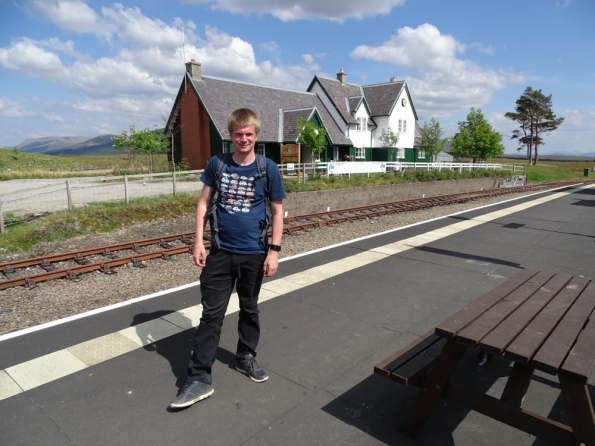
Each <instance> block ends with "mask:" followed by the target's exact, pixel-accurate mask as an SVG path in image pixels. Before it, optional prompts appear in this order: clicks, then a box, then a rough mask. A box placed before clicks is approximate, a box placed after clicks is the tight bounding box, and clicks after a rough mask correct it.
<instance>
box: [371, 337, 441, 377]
mask: <svg viewBox="0 0 595 446" xmlns="http://www.w3.org/2000/svg"><path fill="white" fill-rule="evenodd" d="M439 340H440V338H438V337H437V336H436V335H435V334H434V331H433V330H430V331H428V332H427V333H426V334H424V335H422V336H420V337H419V338H417V339H415V340H414V341H413V342H411V343H409V344H407V345H406V346H405V347H403V348H402V349H400V350H399V351H398V352H396V353H394V354H392V355H391V356H389V357H388V358H386V359H385V360H384V361H382V362H379V363H378V364H376V365H375V366H374V373H376V374H378V375H380V376H383V377H385V378H388V377H389V376H390V374H391V373H392V372H393V371H394V370H395V369H398V368H399V367H401V366H402V365H403V364H405V363H407V362H408V361H411V360H412V359H413V358H414V357H415V356H417V355H418V354H419V352H421V351H423V350H425V349H427V348H428V347H430V346H431V345H432V344H434V343H436V342H438V341H439Z"/></svg>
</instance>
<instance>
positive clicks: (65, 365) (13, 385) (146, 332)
mask: <svg viewBox="0 0 595 446" xmlns="http://www.w3.org/2000/svg"><path fill="white" fill-rule="evenodd" d="M591 187H595V184H594V185H588V186H584V188H591ZM572 192H574V190H572V191H567V192H558V193H554V194H551V195H547V196H544V197H540V198H537V199H535V200H532V201H528V202H525V203H520V204H517V205H514V206H511V207H509V208H506V209H503V210H498V211H494V212H491V213H487V214H484V215H480V216H477V217H474V218H471V219H468V220H463V221H460V222H457V223H453V224H451V225H448V226H445V227H443V228H439V229H435V230H432V231H429V232H426V233H424V234H420V235H416V236H413V237H410V238H407V239H404V240H399V241H397V242H394V243H389V244H387V245H384V246H380V247H377V248H372V249H370V250H368V251H363V252H361V253H358V254H354V255H352V256H350V257H348V258H345V259H340V260H336V261H333V262H329V263H326V264H324V265H320V266H316V267H314V268H310V269H308V270H305V271H301V272H299V273H295V274H291V275H289V276H286V277H283V278H280V279H277V280H271V281H269V282H265V283H264V284H263V285H262V289H261V293H260V297H259V302H264V301H267V300H269V299H274V298H276V297H279V296H282V295H284V294H287V293H290V292H292V291H297V290H300V289H302V288H304V287H307V286H309V285H314V284H316V283H319V282H322V281H324V280H328V279H330V278H332V277H335V276H338V275H340V274H345V273H347V272H349V271H352V270H354V269H357V268H360V267H362V266H366V265H369V264H371V263H374V262H377V261H379V260H383V259H386V258H387V257H389V256H392V255H395V254H399V253H402V252H405V251H407V250H409V249H413V248H416V247H419V246H423V245H425V244H428V243H431V242H434V241H437V240H440V239H442V238H444V237H448V236H450V235H453V234H457V233H460V232H462V231H465V230H467V229H469V228H472V227H476V226H479V225H482V224H484V223H487V222H490V221H493V220H496V219H498V218H501V217H503V216H506V215H510V214H513V213H516V212H520V211H523V210H526V209H529V208H531V207H533V206H537V205H540V204H542V203H546V202H548V201H551V200H555V199H557V198H560V197H563V196H565V195H568V194H570V193H572ZM466 212H467V211H466ZM399 229H400V230H402V229H404V228H399ZM387 232H390V231H387ZM350 243H353V241H351V242H350ZM236 311H239V301H238V297H237V294H235V293H234V294H233V295H232V297H231V300H230V303H229V306H228V308H227V311H226V315H228V314H231V313H235V312H236ZM201 313H202V306H201V305H194V306H191V307H188V308H184V309H182V310H180V311H176V312H173V313H170V314H168V315H165V316H162V317H161V318H157V319H154V320H151V321H148V322H144V323H142V324H138V325H135V326H133V327H128V328H125V329H123V330H119V331H117V332H115V333H110V334H108V335H105V336H100V337H98V338H95V339H91V340H89V341H86V342H82V343H80V344H76V345H73V346H71V347H68V348H66V349H63V350H59V351H56V352H53V353H50V354H47V355H44V356H41V357H39V358H35V359H31V360H30V361H26V362H22V363H20V364H17V365H14V366H12V367H7V368H6V369H5V370H0V400H4V399H6V398H10V397H11V396H14V395H17V394H19V393H22V392H25V391H28V390H31V389H33V388H35V387H38V386H41V385H43V384H47V383H49V382H52V381H54V380H57V379H60V378H63V377H65V376H68V375H70V374H72V373H75V372H78V371H81V370H84V369H86V368H88V367H92V366H94V365H96V364H99V363H102V362H104V361H107V360H109V359H113V358H115V357H117V356H120V355H123V354H125V353H128V352H131V351H133V350H136V349H139V348H142V347H144V346H146V345H149V344H152V343H155V342H158V341H160V340H162V339H165V338H168V337H169V336H172V335H175V334H177V333H181V332H183V331H185V330H188V329H190V328H193V327H196V326H198V324H199V322H200V316H201Z"/></svg>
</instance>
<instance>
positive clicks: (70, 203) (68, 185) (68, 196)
mask: <svg viewBox="0 0 595 446" xmlns="http://www.w3.org/2000/svg"><path fill="white" fill-rule="evenodd" d="M66 199H67V200H68V210H69V211H72V194H71V193H70V181H69V180H66Z"/></svg>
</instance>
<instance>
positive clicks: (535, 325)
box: [374, 270, 595, 446]
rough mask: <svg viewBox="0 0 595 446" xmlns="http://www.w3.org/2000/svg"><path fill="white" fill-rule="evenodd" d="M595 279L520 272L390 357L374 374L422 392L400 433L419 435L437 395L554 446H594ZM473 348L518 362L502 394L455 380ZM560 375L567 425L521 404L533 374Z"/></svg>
mask: <svg viewBox="0 0 595 446" xmlns="http://www.w3.org/2000/svg"><path fill="white" fill-rule="evenodd" d="M594 308H595V282H592V281H591V280H590V279H587V278H585V277H582V276H574V277H572V276H569V275H566V274H559V273H552V272H545V271H536V270H523V271H522V272H520V273H519V274H517V275H515V276H514V277H512V278H510V279H509V280H507V281H506V282H504V283H502V284H500V285H499V286H498V287H496V288H495V289H493V290H492V291H490V292H488V293H487V294H486V295H484V296H482V297H480V298H479V299H477V300H475V301H473V302H471V303H470V304H469V305H467V306H466V307H465V308H463V309H462V310H460V311H459V312H457V313H456V314H454V315H453V316H451V317H450V318H448V319H447V320H446V321H444V322H443V323H441V324H439V325H438V326H437V327H436V328H435V329H433V330H431V331H429V332H428V333H426V334H425V335H423V336H421V337H420V338H419V339H417V340H415V341H414V342H412V343H411V344H409V345H408V346H406V347H404V348H403V349H401V350H400V351H398V352H396V353H395V354H393V355H391V356H390V357H388V358H386V359H385V360H384V361H382V362H380V363H379V364H377V365H376V366H375V367H374V372H375V373H376V374H378V375H380V376H383V377H386V378H389V379H391V380H393V381H396V382H398V383H401V384H403V385H406V386H407V385H414V386H417V387H420V388H421V391H420V392H419V394H418V396H417V398H416V400H415V401H414V403H413V406H412V407H411V409H410V410H409V413H408V415H407V416H406V418H405V421H404V422H403V424H402V426H401V428H400V430H399V431H400V432H401V433H402V434H403V435H405V436H407V437H410V438H414V437H415V436H416V435H417V433H418V432H419V430H420V429H421V428H422V427H423V425H424V423H425V421H426V419H427V418H428V416H429V415H430V412H431V411H432V409H433V408H434V406H435V404H436V403H437V401H438V399H439V398H440V397H445V398H447V399H449V400H451V401H455V402H457V403H459V404H461V405H463V406H465V407H468V408H470V409H472V410H475V411H477V412H479V413H482V414H484V415H486V416H489V417H491V418H494V419H496V420H499V421H501V422H503V423H506V424H508V425H510V426H513V427H515V428H517V429H521V430H523V431H525V432H527V433H529V434H532V435H535V436H536V437H538V438H541V439H544V440H547V441H549V442H551V443H553V444H556V445H585V446H588V445H595V414H594V411H593V405H592V402H591V398H590V395H589V389H588V387H587V385H588V380H589V377H590V376H591V373H592V372H593V368H594V366H595V315H594V314H593V310H594ZM469 347H474V348H477V349H479V350H480V351H481V352H484V353H486V354H490V355H495V356H503V357H505V358H507V359H509V360H511V361H512V362H513V366H512V368H511V371H510V374H509V376H508V379H507V382H506V385H505V387H504V390H503V392H502V395H501V397H500V398H499V399H498V398H495V397H492V396H489V395H486V394H483V393H480V392H477V391H473V390H470V389H468V388H466V387H463V386H460V385H456V384H454V383H452V382H451V381H450V380H451V377H452V375H453V373H454V371H455V369H456V368H457V366H458V364H459V362H460V361H461V359H462V358H463V355H464V354H465V351H466V350H467V349H468V348H469ZM535 370H541V371H543V372H545V373H548V374H550V375H554V376H556V375H557V376H558V379H559V381H560V389H561V394H562V397H563V399H564V402H565V404H566V409H567V412H568V418H569V420H570V425H569V426H568V425H565V424H563V423H560V422H557V421H555V420H552V419H550V418H547V417H544V416H542V415H540V414H537V413H534V412H531V411H529V410H527V409H524V408H523V407H522V403H523V399H524V397H525V395H526V393H527V390H528V389H529V385H530V383H531V379H532V376H533V372H534V371H535Z"/></svg>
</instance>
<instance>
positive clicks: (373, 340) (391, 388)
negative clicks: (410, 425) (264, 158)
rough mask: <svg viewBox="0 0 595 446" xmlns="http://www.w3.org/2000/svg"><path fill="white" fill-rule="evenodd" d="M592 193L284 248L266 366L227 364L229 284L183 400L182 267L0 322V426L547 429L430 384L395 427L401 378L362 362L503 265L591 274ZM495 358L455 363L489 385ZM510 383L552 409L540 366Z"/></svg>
mask: <svg viewBox="0 0 595 446" xmlns="http://www.w3.org/2000/svg"><path fill="white" fill-rule="evenodd" d="M594 208H595V187H594V186H593V185H591V186H587V187H580V186H578V187H572V188H565V189H560V190H555V191H548V192H544V193H539V194H535V195H532V196H530V197H525V198H523V199H518V200H512V201H509V202H505V203H501V204H498V205H493V206H489V207H484V208H481V209H476V210H472V211H468V212H465V213H460V214H457V215H451V216H448V217H445V218H441V219H437V220H433V221H429V222H425V223H422V224H417V225H413V226H410V227H406V228H401V229H400V230H395V231H391V232H387V233H384V234H379V235H376V236H374V237H368V238H365V239H361V240H355V241H352V242H349V243H344V244H341V245H338V246H334V247H332V248H330V249H325V250H321V251H317V252H312V253H308V254H307V255H302V256H298V257H294V258H292V259H288V260H286V261H284V262H282V264H281V266H280V270H279V273H278V275H277V276H275V277H274V278H272V279H271V280H267V281H266V282H265V284H264V286H263V292H262V294H261V301H262V302H261V304H260V310H261V325H262V336H261V343H260V346H259V350H258V353H259V355H258V359H259V363H260V364H261V365H262V366H263V367H265V368H266V369H267V370H268V371H269V375H270V379H269V380H268V381H266V382H265V383H262V384H257V383H254V382H252V381H250V380H249V379H248V378H247V377H246V376H244V375H242V374H240V373H238V372H236V371H235V370H234V369H233V361H234V351H235V345H236V342H237V335H236V325H237V303H236V302H235V301H232V302H231V303H230V308H229V310H228V315H227V317H226V320H225V324H224V327H223V332H222V338H221V344H220V347H219V351H218V355H217V361H216V363H215V366H214V382H213V385H214V387H215V394H214V395H213V396H211V397H210V398H208V399H206V400H204V401H202V402H200V403H197V404H195V405H194V406H192V407H190V408H188V409H186V410H182V411H177V412H172V411H169V410H168V405H169V403H170V402H171V400H172V399H173V397H174V396H175V395H176V393H177V391H178V389H179V388H180V387H181V386H182V385H183V383H184V381H185V369H186V364H187V361H188V358H189V355H190V349H191V348H192V337H193V332H194V329H192V328H190V327H192V326H193V325H194V326H195V325H196V323H197V318H198V317H199V316H200V305H198V304H199V302H200V299H199V296H198V289H197V287H196V285H191V286H188V287H185V288H182V289H177V290H172V291H171V292H168V293H160V294H158V295H154V296H147V297H146V298H143V299H136V300H134V301H131V302H129V303H127V304H126V305H122V306H119V307H116V308H111V309H107V310H106V311H103V312H96V313H94V314H90V315H86V316H85V317H81V318H78V319H74V320H70V321H67V322H63V323H59V324H55V325H53V326H50V327H45V328H43V329H38V330H29V331H27V332H25V333H17V334H9V335H5V336H3V337H0V444H1V445H10V446H12V445H48V446H54V445H79V446H83V445H84V446H95V445H102V446H105V445H110V446H111V445H127V446H130V445H177V444H199V445H202V444H204V445H207V444H208V445H281V444H286V445H348V444H349V445H352V444H355V445H380V444H389V445H409V444H411V445H413V444H421V445H464V446H467V445H468V446H471V445H474V446H475V445H489V446H491V445H502V444H514V445H540V446H541V445H547V444H548V443H546V442H545V441H543V440H536V439H535V438H533V437H531V436H529V435H528V434H526V433H524V432H521V431H518V430H516V429H513V428H510V427H508V426H505V425H502V424H500V423H499V422H496V421H494V420H491V419H489V418H486V417H484V416H482V415H480V414H477V413H475V412H472V411H469V410H466V409H463V408H462V407H460V406H457V405H456V404H454V403H450V402H447V401H446V400H441V401H440V403H439V405H438V406H437V408H436V409H435V410H434V411H433V413H432V415H431V417H430V419H429V421H428V423H427V424H426V425H425V426H424V428H423V429H422V431H421V433H420V435H419V436H418V438H417V439H416V440H415V441H413V440H410V439H407V438H405V437H402V436H401V435H400V434H399V433H398V432H397V428H398V426H399V425H400V423H401V422H402V420H403V419H404V417H405V414H406V413H407V410H408V408H409V407H410V405H411V404H412V402H413V400H414V398H415V396H416V394H417V392H418V389H416V388H404V387H402V386H399V385H398V384H395V383H393V382H390V381H389V380H386V379H383V378H380V377H378V376H376V375H374V374H373V366H374V365H375V364H376V363H377V362H379V361H380V360H382V359H384V358H385V357H386V356H388V355H390V354H391V353H393V352H395V351H396V350H397V349H399V348H400V347H402V346H404V345H405V344H407V343H408V342H410V341H411V340H413V339H415V338H416V337H417V336H419V335H421V334H423V333H425V332H426V331H427V330H429V329H430V328H432V327H433V326H435V325H436V324H437V323H439V322H441V321H442V320H444V319H445V318H447V317H448V316H449V315H451V314H453V313H454V312H456V311H457V310H458V309H460V308H461V307H463V306H464V305H466V304H467V303H468V302H469V301H471V300H473V299H475V298H477V297H479V296H481V295H483V294H484V293H486V292H487V291H489V290H490V289H492V288H494V287H495V286H497V285H498V284H500V283H502V282H503V281H505V280H506V279H508V278H509V277H511V276H513V275H514V274H515V273H516V272H518V271H519V269H522V268H536V269H544V270H548V271H561V272H567V273H569V274H573V275H584V276H586V277H590V278H595V209H594ZM509 368H510V364H509V362H508V361H506V360H504V359H501V358H496V359H494V360H492V361H490V362H488V363H487V364H486V365H484V366H482V367H480V366H478V360H477V358H476V357H475V354H474V352H471V353H468V354H467V356H466V358H465V363H464V364H463V365H462V366H461V367H459V370H458V371H457V380H459V381H460V382H462V383H465V384H466V385H469V386H473V387H476V388H481V389H485V390H486V391H487V392H488V393H489V394H490V395H493V396H499V392H501V391H502V389H503V385H504V377H505V376H506V375H507V373H508V371H509ZM471 370H473V371H474V373H470V371H471ZM593 378H594V377H592V378H591V381H590V383H591V384H593ZM592 389H593V388H592ZM593 397H595V390H593V391H592V398H593ZM525 401H526V405H527V408H528V409H530V410H533V411H536V412H538V413H541V414H542V415H545V416H550V417H552V418H554V419H557V420H559V421H562V422H564V421H566V414H565V408H564V403H563V401H562V400H561V399H560V398H559V384H558V381H557V379H556V378H555V377H552V376H549V375H546V374H541V373H539V374H538V375H537V376H536V377H535V379H534V381H533V383H532V385H531V387H530V389H529V393H528V395H527V398H526V400H525Z"/></svg>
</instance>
